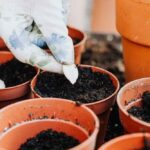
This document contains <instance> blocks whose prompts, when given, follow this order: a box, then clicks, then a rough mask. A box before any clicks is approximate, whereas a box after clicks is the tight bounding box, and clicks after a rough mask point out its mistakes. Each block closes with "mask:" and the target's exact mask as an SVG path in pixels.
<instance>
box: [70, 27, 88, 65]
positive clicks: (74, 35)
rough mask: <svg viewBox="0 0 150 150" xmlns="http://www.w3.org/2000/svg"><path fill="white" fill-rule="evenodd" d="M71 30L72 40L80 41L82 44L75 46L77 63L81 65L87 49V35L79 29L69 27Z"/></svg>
mask: <svg viewBox="0 0 150 150" xmlns="http://www.w3.org/2000/svg"><path fill="white" fill-rule="evenodd" d="M68 30H69V36H70V37H71V38H76V39H79V40H80V42H79V43H77V44H75V45H74V50H75V63H76V64H80V62H81V56H82V53H83V52H84V50H85V49H84V48H85V41H86V34H85V33H84V32H82V31H80V30H79V29H76V28H74V27H71V26H68Z"/></svg>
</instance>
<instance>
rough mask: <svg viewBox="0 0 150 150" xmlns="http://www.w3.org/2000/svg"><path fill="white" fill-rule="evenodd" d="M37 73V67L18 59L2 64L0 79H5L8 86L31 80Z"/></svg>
mask: <svg viewBox="0 0 150 150" xmlns="http://www.w3.org/2000/svg"><path fill="white" fill-rule="evenodd" d="M35 75H36V70H35V68H33V67H32V66H30V65H27V64H24V63H21V62H19V61H18V60H16V59H12V60H11V61H9V62H6V63H5V64H0V79H1V80H3V81H4V83H5V85H6V87H12V86H16V85H19V84H22V83H24V82H26V81H29V80H31V79H32V78H33V77H34V76H35Z"/></svg>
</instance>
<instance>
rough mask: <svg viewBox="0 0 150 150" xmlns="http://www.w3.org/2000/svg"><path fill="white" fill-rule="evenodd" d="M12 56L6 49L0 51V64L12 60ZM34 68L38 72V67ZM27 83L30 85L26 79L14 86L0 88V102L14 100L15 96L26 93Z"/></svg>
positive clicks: (27, 89)
mask: <svg viewBox="0 0 150 150" xmlns="http://www.w3.org/2000/svg"><path fill="white" fill-rule="evenodd" d="M13 58H14V56H13V55H12V54H11V53H10V52H6V51H1V52H0V64H3V63H6V62H8V61H10V60H12V59H13ZM36 70H37V73H38V72H39V70H38V69H36ZM29 85H30V81H27V82H25V83H23V84H20V85H17V86H14V87H8V88H5V89H0V103H1V101H6V100H14V99H16V98H19V97H22V96H24V95H26V94H27V93H28V92H29V90H30V87H29Z"/></svg>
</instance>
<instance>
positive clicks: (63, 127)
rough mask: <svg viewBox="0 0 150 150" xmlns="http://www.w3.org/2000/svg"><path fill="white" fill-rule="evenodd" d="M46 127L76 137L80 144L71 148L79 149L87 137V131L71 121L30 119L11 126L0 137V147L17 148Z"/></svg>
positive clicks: (8, 149) (10, 149) (9, 149)
mask: <svg viewBox="0 0 150 150" xmlns="http://www.w3.org/2000/svg"><path fill="white" fill-rule="evenodd" d="M48 129H53V130H55V131H57V132H64V133H66V134H67V135H69V136H72V137H74V138H75V139H78V140H79V142H80V143H81V145H78V146H76V147H74V148H72V149H81V147H82V143H83V142H84V141H85V140H87V139H88V133H87V132H86V131H85V130H84V129H83V128H81V127H80V126H77V125H75V124H73V123H70V122H66V121H60V120H40V121H30V122H27V123H23V124H21V125H17V126H15V127H13V128H11V129H10V130H9V131H8V132H6V133H4V134H3V135H2V136H1V137H0V147H1V148H3V149H7V150H12V149H14V150H15V149H19V148H20V146H21V145H22V144H23V143H25V142H26V141H27V140H28V139H29V138H32V137H35V136H36V135H37V134H38V133H40V132H41V131H43V130H48ZM20 133H21V134H20ZM12 143H13V144H12Z"/></svg>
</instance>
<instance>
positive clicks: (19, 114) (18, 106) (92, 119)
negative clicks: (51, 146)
mask: <svg viewBox="0 0 150 150" xmlns="http://www.w3.org/2000/svg"><path fill="white" fill-rule="evenodd" d="M12 114H13V115H12ZM45 116H46V117H48V118H51V119H53V120H64V121H66V122H72V123H74V124H77V125H79V126H80V127H82V128H83V129H84V130H85V131H86V132H87V133H88V134H89V138H88V139H87V140H86V141H84V142H83V143H82V144H81V147H82V150H94V147H95V142H96V137H97V133H98V130H99V121H98V118H97V117H96V115H95V114H94V113H93V112H92V111H91V110H90V109H88V108H87V107H85V106H77V105H76V104H75V103H74V102H72V101H68V100H64V99H56V98H41V99H31V100H27V101H22V102H18V103H15V104H12V105H9V106H7V107H5V108H3V109H1V110H0V122H1V123H0V132H1V135H3V134H4V133H5V132H4V131H6V132H8V131H9V130H10V129H11V127H12V126H13V125H14V124H16V123H20V124H22V123H23V121H24V122H28V121H31V120H35V119H37V120H41V119H39V118H43V117H45ZM48 120H50V119H48ZM6 129H7V130H6Z"/></svg>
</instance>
